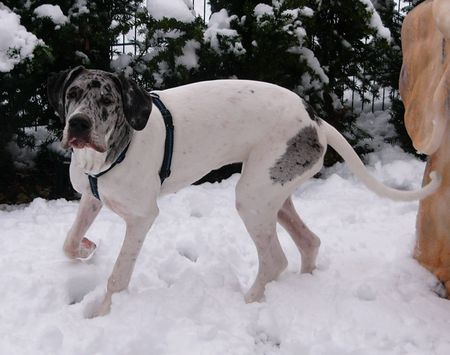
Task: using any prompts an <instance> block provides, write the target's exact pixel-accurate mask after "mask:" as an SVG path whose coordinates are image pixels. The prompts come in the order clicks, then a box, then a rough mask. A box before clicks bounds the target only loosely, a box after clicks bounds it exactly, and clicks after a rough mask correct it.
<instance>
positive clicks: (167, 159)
mask: <svg viewBox="0 0 450 355" xmlns="http://www.w3.org/2000/svg"><path fill="white" fill-rule="evenodd" d="M150 95H151V96H152V101H153V103H154V104H155V106H156V107H157V108H158V109H159V111H160V112H161V116H162V117H163V119H164V124H165V126H166V142H165V144H164V158H163V162H162V164H161V169H159V178H160V179H161V185H162V183H163V182H164V180H165V179H167V178H168V177H169V176H170V173H171V171H170V166H171V165H172V156H173V142H174V126H173V120H172V115H171V114H170V111H169V110H168V109H167V108H166V106H164V104H163V102H162V101H161V99H160V98H159V95H158V94H156V93H154V92H152V93H150Z"/></svg>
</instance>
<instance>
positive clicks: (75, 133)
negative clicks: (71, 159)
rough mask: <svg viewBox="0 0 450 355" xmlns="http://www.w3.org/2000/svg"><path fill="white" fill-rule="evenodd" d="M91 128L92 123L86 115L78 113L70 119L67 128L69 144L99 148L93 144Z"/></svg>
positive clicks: (71, 145) (77, 146)
mask: <svg viewBox="0 0 450 355" xmlns="http://www.w3.org/2000/svg"><path fill="white" fill-rule="evenodd" d="M91 130H92V123H91V121H90V120H89V118H88V117H87V116H86V115H83V114H76V115H74V116H72V117H71V118H70V119H69V122H68V129H67V141H66V142H67V146H69V147H72V148H76V149H83V148H86V147H91V148H94V149H95V150H103V149H99V148H98V147H97V146H95V147H94V146H93V144H92V142H91Z"/></svg>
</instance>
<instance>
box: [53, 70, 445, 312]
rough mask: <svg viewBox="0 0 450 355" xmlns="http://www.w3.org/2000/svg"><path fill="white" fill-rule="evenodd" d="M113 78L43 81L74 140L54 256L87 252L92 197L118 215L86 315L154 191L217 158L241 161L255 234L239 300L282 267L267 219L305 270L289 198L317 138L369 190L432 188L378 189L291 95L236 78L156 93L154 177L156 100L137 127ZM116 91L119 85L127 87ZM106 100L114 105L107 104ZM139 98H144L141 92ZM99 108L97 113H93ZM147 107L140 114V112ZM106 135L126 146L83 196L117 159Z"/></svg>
mask: <svg viewBox="0 0 450 355" xmlns="http://www.w3.org/2000/svg"><path fill="white" fill-rule="evenodd" d="M59 79H60V80H59ZM58 80H59V81H58ZM120 80H121V83H117V85H118V86H119V87H121V88H122V89H121V90H122V93H121V95H120V93H119V94H117V92H116V91H115V90H116V89H111V90H110V89H108V88H109V87H110V86H113V84H111V82H113V81H117V78H115V77H113V76H112V75H111V74H107V73H103V72H99V71H88V70H85V69H84V68H82V69H79V68H78V69H74V70H73V71H71V72H70V73H68V72H65V73H63V75H62V76H60V77H59V78H56V79H53V82H51V81H49V95H50V96H51V95H52V94H51V90H52V88H54V89H55V93H53V95H54V96H55V98H54V99H53V100H50V102H53V103H52V104H53V105H54V106H55V107H56V108H57V109H59V111H60V116H61V115H64V116H65V117H66V129H65V131H64V138H63V145H66V146H70V145H71V146H73V147H74V152H73V156H72V163H71V167H70V176H71V181H72V184H73V186H74V188H75V189H76V190H77V191H79V192H80V193H81V194H82V198H81V202H80V208H79V212H78V216H77V218H76V220H75V222H74V224H73V226H72V228H71V230H70V231H69V233H68V236H67V238H66V242H65V245H64V250H65V252H66V254H67V255H68V256H69V257H71V258H80V257H85V256H87V255H88V254H89V253H91V252H92V249H93V247H92V244H90V243H89V242H88V243H87V244H86V243H83V241H86V239H85V238H84V235H85V233H86V231H87V229H88V228H89V226H90V225H91V223H92V222H93V220H94V219H95V217H96V215H97V213H98V211H99V210H100V208H101V206H102V203H104V204H106V205H107V206H108V207H109V208H110V209H111V210H113V211H114V212H115V213H117V214H118V215H119V216H121V217H122V218H123V219H124V220H125V222H126V226H127V231H126V236H125V239H124V243H123V246H122V249H121V251H120V254H119V257H118V259H117V261H116V264H115V266H114V269H113V272H112V274H111V276H110V278H109V280H108V287H107V292H106V296H105V299H104V301H103V303H102V305H101V307H100V309H99V310H98V312H97V314H98V315H101V314H105V313H107V312H108V311H109V309H110V305H111V297H112V294H113V293H114V292H119V291H121V290H123V289H125V288H126V287H127V286H128V283H129V281H130V278H131V274H132V271H133V268H134V263H135V261H136V258H137V256H138V254H139V251H140V248H141V246H142V243H143V241H144V238H145V236H146V234H147V232H148V230H149V229H150V227H151V225H152V223H153V221H154V219H155V218H156V216H157V215H158V206H157V198H158V196H160V195H161V194H165V193H170V192H175V191H177V190H178V189H180V188H182V187H184V186H187V185H189V184H191V183H193V182H195V181H196V180H198V179H200V178H201V177H203V176H204V175H205V174H207V173H208V172H209V171H211V170H213V169H216V168H218V167H221V166H223V165H225V164H228V163H234V162H243V171H242V174H241V177H240V179H239V182H238V185H237V187H236V207H237V210H238V212H239V215H240V216H241V218H242V220H243V222H244V224H245V226H246V228H247V230H248V232H249V234H250V236H251V237H252V239H253V241H254V242H255V245H256V249H257V252H258V259H259V270H258V274H257V276H256V280H255V282H254V284H253V286H252V287H251V288H250V290H249V291H248V292H247V294H246V296H245V298H246V301H248V302H250V301H255V300H259V299H261V297H262V296H263V294H264V289H265V285H266V284H267V283H268V282H270V281H272V280H274V279H275V278H276V277H277V276H278V275H279V274H280V273H281V272H282V271H283V270H284V268H285V267H286V265H287V260H286V258H285V255H284V253H283V251H282V249H281V247H280V244H279V241H278V238H277V235H276V223H277V222H278V223H280V224H281V225H282V226H283V227H284V228H285V229H286V230H287V231H288V232H289V234H290V235H291V237H292V238H293V240H294V242H295V243H296V245H297V247H298V249H299V252H300V253H301V256H302V267H301V271H302V272H312V270H313V269H314V267H315V259H316V255H317V251H318V247H319V245H320V241H319V239H318V238H317V236H315V235H314V234H313V233H312V232H311V231H310V230H309V229H308V228H307V227H306V226H305V225H304V223H303V222H302V221H301V219H300V218H299V216H298V215H297V213H296V211H295V209H294V206H293V204H292V201H291V200H290V195H291V194H292V192H293V191H294V190H295V189H296V187H298V186H299V185H300V184H301V183H302V182H303V181H305V180H306V179H308V178H310V177H312V176H313V175H315V174H316V173H317V172H318V171H319V170H320V169H321V167H322V165H323V157H324V155H325V152H326V146H327V144H330V145H331V146H332V147H333V148H335V149H336V150H337V152H338V153H339V154H341V155H342V156H343V158H344V159H345V160H346V161H347V162H348V163H349V166H350V168H351V170H352V171H353V172H355V173H356V174H357V175H358V176H359V177H360V178H361V179H362V180H363V181H364V182H365V183H366V185H367V186H368V187H369V188H371V189H373V190H375V191H376V192H377V193H379V194H381V195H384V196H388V197H390V198H394V199H403V200H409V199H417V198H421V197H424V196H427V195H429V194H430V193H431V192H432V191H433V190H434V189H435V188H436V185H437V183H436V182H433V183H432V184H430V185H428V186H426V187H424V188H423V189H421V190H418V191H397V190H394V189H390V188H387V187H385V186H384V185H382V184H380V183H379V182H377V181H376V180H374V179H373V178H372V177H371V176H370V175H369V174H368V173H367V171H366V169H365V167H364V165H363V164H362V162H361V161H360V159H359V158H358V157H357V155H356V153H355V152H354V151H353V149H352V148H351V146H350V145H349V144H348V143H347V142H346V141H345V139H344V138H343V137H342V136H341V135H340V134H339V133H338V132H337V131H336V130H335V129H334V128H332V127H331V126H330V125H328V124H327V123H326V122H324V121H322V120H321V119H319V118H318V117H316V116H315V114H314V113H313V112H312V111H311V110H310V109H309V108H308V107H307V106H305V103H304V102H303V101H302V100H301V99H300V98H299V97H298V96H297V95H296V94H294V93H292V92H290V91H288V90H286V89H283V88H281V87H278V86H275V85H272V84H267V83H262V82H254V81H244V80H218V81H209V82H202V83H197V84H191V85H186V86H182V87H178V88H174V89H169V90H164V91H160V92H158V94H159V96H160V98H161V101H162V102H163V103H164V105H165V106H166V107H167V109H168V110H169V111H170V112H171V114H172V117H173V125H174V127H175V135H174V147H173V159H172V165H171V175H170V176H169V177H168V178H167V179H165V180H164V182H163V183H162V185H161V180H160V177H159V169H160V167H161V164H162V162H163V156H164V151H165V147H164V143H165V139H166V128H165V124H164V120H163V117H162V115H161V112H160V111H159V110H158V109H157V108H155V107H153V109H152V108H151V103H150V107H149V109H148V110H149V111H151V114H150V117H149V118H148V117H145V119H144V124H142V122H140V121H139V119H136V120H134V118H130V117H128V116H130V115H131V114H129V113H128V116H127V112H129V110H128V109H129V107H128V106H127V105H128V103H129V102H133V100H132V98H131V97H130V95H134V94H135V93H133V90H136V87H134V86H133V87H131V86H129V85H132V84H130V83H129V82H126V81H124V79H120ZM98 81H100V82H101V85H100V84H99V83H98ZM55 83H56V84H55ZM90 83H91V84H90ZM105 83H109V84H110V85H109V86H108V84H105ZM51 84H53V85H51ZM86 88H87V89H86ZM126 88H131V89H130V90H131V91H130V92H131V94H130V93H129V92H128V91H127V89H126ZM96 90H97V91H96ZM60 91H62V93H61V92H60ZM80 91H81V93H80ZM86 91H87V93H86ZM91 91H92V95H91V96H89V95H90V92H91ZM119 91H120V90H119ZM108 92H109V93H108ZM56 94H58V95H56ZM83 95H84V96H83ZM95 95H97V96H95ZM111 95H112V96H111ZM104 96H106V97H107V99H106V100H104ZM119 96H121V97H122V99H120V98H119ZM144 96H145V94H144ZM111 97H113V98H114V102H115V104H117V105H116V106H114V105H112V104H111V103H110V102H111ZM58 98H59V100H60V101H59V102H57V100H58ZM83 98H84V99H83ZM61 100H62V103H61ZM83 100H84V101H83ZM89 100H90V101H89ZM121 100H122V101H123V111H124V112H125V114H123V113H122V101H121ZM145 100H147V101H145ZM88 101H89V102H90V103H91V104H89V102H88ZM144 101H145V102H147V103H148V102H149V101H148V98H144ZM86 102H87V103H86ZM102 102H106V104H102ZM97 103H98V104H97ZM58 104H59V106H58ZM61 105H62V106H61ZM93 105H94V106H95V107H93ZM96 105H98V106H99V107H97V106H96ZM134 106H136V105H134ZM80 107H89V110H88V109H87V108H86V109H83V108H80ZM105 107H106V108H105ZM106 109H107V110H109V111H108V112H106V111H105V112H104V113H102V112H103V111H104V110H106ZM127 110H128V111H127ZM149 111H144V112H141V116H145V115H146V113H147V114H148V113H149ZM114 115H117V117H113V116H114ZM121 115H122V116H123V115H125V116H126V121H127V122H128V123H129V125H131V126H132V127H133V128H134V127H138V128H135V129H140V130H138V131H136V130H134V131H132V132H131V133H129V138H128V135H127V132H128V130H129V128H128V126H129V125H128V123H124V122H125V120H122V119H121ZM106 116H108V117H109V118H106ZM147 116H148V115H147ZM102 117H104V118H102ZM113 118H114V119H113ZM147 119H148V122H147ZM80 121H81V123H80ZM122 121H124V122H122ZM83 122H84V123H83ZM114 127H116V128H114ZM117 127H122V128H117ZM120 129H121V130H124V132H125V133H124V134H121V135H119V136H118V135H117V134H116V133H117V132H116V131H118V130H120ZM72 131H73V132H72ZM80 132H81V133H80ZM99 132H100V133H99ZM116 136H118V137H119V138H116V139H117V141H120V142H121V143H120V144H119V146H120V147H121V150H123V148H124V147H125V146H126V145H127V144H126V143H127V142H129V147H128V150H127V151H126V156H125V159H124V160H123V161H121V162H120V164H117V165H115V166H114V167H113V169H111V170H110V171H108V172H107V173H106V174H104V175H102V176H101V177H99V178H98V192H99V197H100V200H98V199H96V198H95V197H94V196H93V195H92V192H91V187H90V184H89V181H88V177H87V175H86V174H98V173H100V172H103V171H106V170H107V169H108V168H109V167H110V166H111V165H112V164H113V163H114V160H115V159H116V158H117V156H118V148H117V146H116V145H115V142H114V139H113V137H116ZM113 143H114V144H113ZM92 147H94V148H95V149H94V148H92ZM111 151H114V154H112V153H111ZM94 246H95V245H94Z"/></svg>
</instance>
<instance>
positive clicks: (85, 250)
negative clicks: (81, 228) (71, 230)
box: [76, 238, 97, 261]
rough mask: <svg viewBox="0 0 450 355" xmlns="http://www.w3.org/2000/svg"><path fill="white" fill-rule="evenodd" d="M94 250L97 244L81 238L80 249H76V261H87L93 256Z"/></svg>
mask: <svg viewBox="0 0 450 355" xmlns="http://www.w3.org/2000/svg"><path fill="white" fill-rule="evenodd" d="M96 250H97V244H95V243H94V242H93V241H91V240H89V239H87V238H83V239H82V240H81V243H80V247H79V249H78V256H77V258H76V259H79V260H82V261H87V260H89V259H91V258H92V257H93V256H94V253H95V251H96Z"/></svg>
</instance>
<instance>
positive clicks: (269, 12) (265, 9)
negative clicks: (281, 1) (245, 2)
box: [253, 4, 273, 21]
mask: <svg viewBox="0 0 450 355" xmlns="http://www.w3.org/2000/svg"><path fill="white" fill-rule="evenodd" d="M253 13H254V14H255V16H256V19H257V20H258V21H259V20H260V19H261V17H263V16H273V7H272V6H270V5H267V4H258V5H256V6H255V9H254V10H253Z"/></svg>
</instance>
